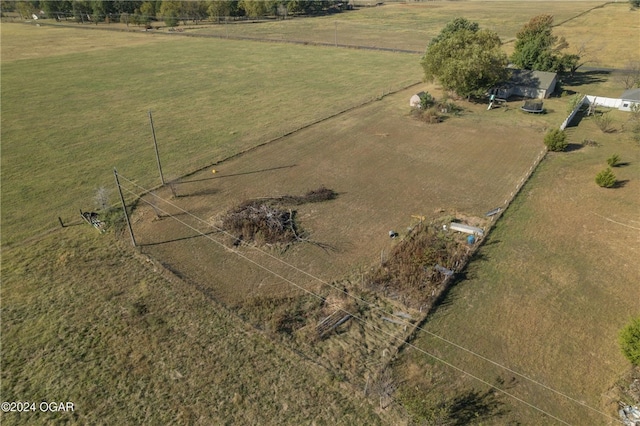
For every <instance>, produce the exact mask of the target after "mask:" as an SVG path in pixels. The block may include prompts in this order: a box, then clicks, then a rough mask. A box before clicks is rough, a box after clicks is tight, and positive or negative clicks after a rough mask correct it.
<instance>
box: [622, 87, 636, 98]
mask: <svg viewBox="0 0 640 426" xmlns="http://www.w3.org/2000/svg"><path fill="white" fill-rule="evenodd" d="M620 99H624V100H626V101H640V88H638V89H629V90H625V91H624V93H623V94H622V95H620Z"/></svg>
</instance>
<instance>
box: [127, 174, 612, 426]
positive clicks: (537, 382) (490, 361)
mask: <svg viewBox="0 0 640 426" xmlns="http://www.w3.org/2000/svg"><path fill="white" fill-rule="evenodd" d="M119 176H120V177H122V178H123V179H124V180H126V181H127V182H129V183H131V184H132V185H134V186H136V187H138V188H140V189H141V190H143V191H144V192H147V193H150V194H151V195H152V196H153V197H155V198H158V199H160V200H162V201H163V202H165V203H167V204H169V205H170V206H172V207H175V208H177V209H178V210H180V211H181V212H182V213H185V214H186V215H188V216H191V217H193V218H194V219H196V220H197V221H199V222H202V223H204V224H206V225H208V226H212V227H213V228H214V229H216V230H217V231H219V232H220V233H223V234H226V235H228V236H230V237H232V238H235V237H234V235H232V234H231V233H229V232H227V231H225V230H224V229H221V228H218V227H216V226H215V225H212V224H210V223H208V222H207V221H205V220H204V219H202V218H200V217H198V216H196V215H194V214H192V213H191V212H189V211H187V210H184V209H183V208H181V207H180V206H178V205H176V204H174V203H172V202H170V201H168V200H166V199H164V198H162V197H160V196H159V195H157V194H155V193H153V192H149V191H148V190H147V189H146V188H144V187H142V186H140V185H138V184H136V183H135V182H133V181H131V180H130V179H127V178H126V177H124V176H122V175H119ZM125 190H126V191H127V192H129V193H131V194H132V195H135V196H137V197H139V195H138V194H136V193H135V192H133V191H131V190H129V189H126V188H125ZM140 199H141V200H142V201H143V202H145V203H147V204H149V205H152V204H151V203H150V202H149V201H146V200H144V199H142V198H140ZM153 207H154V208H157V209H158V210H160V211H162V212H163V213H165V214H167V215H168V216H170V217H171V218H172V219H174V220H176V221H178V222H180V223H182V224H184V225H185V226H187V227H189V228H190V229H192V230H194V231H196V232H197V233H199V234H200V235H202V236H205V237H206V238H209V239H210V240H212V241H214V242H215V243H216V244H219V245H221V246H222V247H223V248H225V249H227V250H229V249H228V247H226V246H225V245H224V244H223V243H221V242H219V241H217V240H215V239H213V238H212V237H211V236H210V235H207V234H205V233H203V232H202V231H200V230H198V229H196V228H194V227H192V226H191V225H189V224H187V223H186V222H184V221H182V220H180V219H178V218H176V217H175V216H173V215H172V214H170V213H168V212H166V211H164V210H162V209H160V208H159V207H157V206H153ZM241 244H243V245H245V246H246V247H249V248H252V249H254V250H256V251H258V252H260V253H261V254H263V255H266V256H267V257H269V258H271V259H274V260H276V261H278V262H280V263H282V264H283V265H285V266H287V267H289V268H291V269H293V270H295V271H297V272H300V273H302V274H304V275H306V276H308V277H310V278H312V279H313V280H315V281H317V282H319V283H321V284H323V285H326V286H329V287H331V288H333V289H334V290H337V291H338V292H341V293H343V294H345V295H346V296H348V297H351V298H353V299H354V300H356V301H358V302H361V303H363V304H365V305H367V306H368V307H369V308H370V309H371V310H374V311H381V310H382V309H381V308H380V307H379V306H377V305H375V304H373V303H371V302H368V301H366V300H364V299H362V298H360V297H358V296H355V295H353V294H351V293H349V292H347V291H346V290H345V289H343V288H340V287H338V286H335V285H333V284H331V283H329V282H327V281H325V280H323V279H321V278H319V277H317V276H315V275H313V274H311V273H309V272H307V271H305V270H303V269H301V268H298V267H297V266H295V265H293V264H291V263H288V262H286V261H284V260H282V259H280V258H278V257H276V256H274V255H272V254H271V253H268V252H266V251H264V250H262V249H260V248H259V247H256V246H252V245H250V244H248V243H246V242H243V241H241ZM232 252H233V253H235V254H237V255H238V256H240V257H242V258H243V259H245V260H247V261H249V262H251V263H253V264H255V265H256V266H258V267H260V268H262V269H264V270H266V271H268V272H269V273H271V274H273V275H275V276H276V277H278V278H280V279H282V280H284V281H285V282H287V283H289V284H291V285H293V286H295V287H298V288H300V289H302V290H303V291H305V292H307V293H309V294H312V295H314V296H315V297H318V298H320V299H322V296H320V295H317V294H315V293H313V292H311V291H310V290H308V289H305V288H303V287H301V286H299V285H298V284H296V283H294V282H293V281H291V280H289V279H287V278H285V277H283V276H282V275H280V274H278V273H276V272H275V271H273V270H271V269H269V268H267V267H266V266H263V265H261V264H259V263H258V262H256V261H254V260H251V259H249V258H248V257H247V256H245V255H243V254H242V253H239V252H237V251H235V250H232ZM345 312H346V313H347V314H349V315H351V316H352V317H354V318H356V319H357V320H358V321H360V322H362V323H366V321H365V320H364V319H361V318H359V317H357V316H355V315H353V314H351V313H350V312H348V311H346V310H345ZM385 315H388V316H392V317H394V318H395V319H397V320H398V321H399V322H401V323H402V324H404V325H407V326H411V325H412V324H411V323H409V322H408V321H406V319H404V318H402V317H400V316H397V315H395V314H389V313H386V312H385ZM373 327H374V328H377V327H376V326H373ZM377 329H378V330H379V331H382V332H383V333H385V334H388V335H389V336H390V337H392V338H394V339H398V337H395V336H393V335H391V334H389V333H388V332H386V331H384V330H382V329H379V328H377ZM416 330H420V331H422V332H424V333H426V334H428V335H430V336H432V337H435V338H437V339H439V340H441V341H443V342H445V343H448V344H450V345H452V346H454V347H455V348H458V349H460V350H462V351H465V352H467V353H469V354H471V355H473V356H475V357H478V358H480V359H482V360H484V361H486V362H489V363H491V364H493V365H495V366H496V367H499V368H502V369H504V370H505V371H508V372H510V373H512V374H515V375H517V376H519V377H521V378H523V379H525V380H527V381H529V382H531V383H533V384H535V385H537V386H540V387H542V388H544V389H546V390H548V391H551V392H553V393H555V394H557V395H559V396H562V397H564V398H566V399H568V400H569V401H572V402H574V403H576V404H579V405H581V406H583V407H585V408H587V409H590V410H591V411H593V412H595V413H598V414H600V415H602V416H605V417H608V418H609V419H611V420H614V421H618V422H619V419H617V418H615V417H612V416H610V415H609V414H607V413H604V412H602V411H600V410H598V409H596V408H593V407H591V406H590V405H588V404H586V403H584V402H582V401H579V400H577V399H575V398H573V397H571V396H569V395H567V394H565V393H563V392H560V391H558V390H556V389H554V388H551V387H550V386H548V385H545V384H544V383H541V382H539V381H537V380H535V379H532V378H530V377H528V376H527V375H525V374H522V373H519V372H517V371H515V370H513V369H511V368H509V367H507V366H505V365H503V364H501V363H499V362H497V361H494V360H492V359H490V358H487V357H485V356H483V355H481V354H479V353H477V352H475V351H472V350H471V349H468V348H465V347H463V346H461V345H459V344H457V343H455V342H453V341H450V340H448V339H446V338H444V337H442V336H439V335H437V334H435V333H433V332H431V331H429V330H426V329H424V328H422V327H416ZM404 343H405V344H406V345H407V346H409V347H412V348H415V349H416V350H418V351H420V352H423V353H425V354H426V355H429V356H431V357H432V358H434V359H436V360H438V361H440V362H442V363H444V364H445V365H448V366H450V367H452V368H454V369H456V370H459V371H461V372H463V373H465V374H467V375H469V376H470V377H472V378H474V379H476V380H478V381H480V382H482V383H484V384H487V385H488V386H490V387H492V388H494V389H496V390H498V391H500V392H502V393H504V394H506V395H508V396H511V397H512V398H514V399H516V400H518V401H520V402H523V403H525V404H526V405H529V406H531V407H532V408H535V409H536V410H539V411H541V412H543V413H545V414H547V415H549V416H551V417H553V418H554V419H556V420H558V421H561V422H562V423H565V424H568V423H566V422H564V421H562V420H561V419H558V418H556V417H555V416H553V415H551V414H549V413H546V412H544V411H543V410H542V409H540V408H538V407H535V406H533V405H531V404H530V403H528V402H526V401H523V400H521V399H520V398H518V397H516V396H515V395H511V394H510V393H508V392H506V391H504V390H502V389H500V388H498V387H496V386H494V385H491V384H490V383H488V382H486V381H485V380H483V379H480V378H478V377H476V376H474V375H472V374H471V373H468V372H466V371H464V370H463V369H461V368H459V367H456V366H454V365H453V364H450V363H448V362H447V361H444V360H442V359H440V358H438V357H436V356H435V355H433V354H430V353H428V352H426V351H424V350H423V349H421V348H418V347H417V346H415V345H414V344H412V343H409V342H404Z"/></svg>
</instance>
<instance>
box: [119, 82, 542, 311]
mask: <svg viewBox="0 0 640 426" xmlns="http://www.w3.org/2000/svg"><path fill="white" fill-rule="evenodd" d="M418 89H419V88H412V89H408V90H405V91H402V92H399V93H397V94H394V95H390V96H388V97H385V98H384V99H382V100H379V101H375V102H373V103H371V104H368V105H366V106H363V107H360V108H357V109H356V110H353V111H350V112H347V113H344V114H341V115H340V116H338V117H334V118H331V119H329V120H326V121H324V122H322V123H318V124H316V125H314V126H311V127H309V128H306V129H304V130H301V131H299V132H296V133H295V134H293V135H290V136H287V137H285V138H282V139H280V140H278V141H275V142H272V143H270V144H268V145H267V146H263V147H260V148H258V149H256V150H254V151H251V152H247V153H245V154H243V155H242V156H239V157H237V158H234V159H231V160H229V161H225V162H223V163H221V164H219V165H217V166H215V170H216V173H215V174H213V173H211V170H209V169H206V170H203V171H201V172H199V173H196V174H192V175H189V176H187V177H186V178H184V179H182V180H180V181H178V182H177V183H176V184H175V185H174V191H175V194H176V195H177V197H174V196H172V193H171V191H170V190H169V188H165V189H162V191H155V193H154V194H152V195H149V196H145V197H144V202H142V203H140V206H139V207H138V208H137V210H136V215H135V216H134V218H133V219H134V226H133V228H134V233H138V237H137V240H138V242H139V243H140V244H141V245H142V246H143V247H144V251H147V250H149V251H150V253H152V254H154V256H155V253H156V252H163V253H165V254H169V256H170V257H171V258H172V259H174V258H177V257H178V256H179V257H182V258H184V261H188V262H189V265H190V266H189V267H177V269H178V270H180V271H191V270H201V271H202V272H201V276H202V277H207V279H208V280H210V281H212V282H219V284H216V287H217V290H216V291H217V292H220V294H227V296H224V297H222V296H221V298H223V299H225V301H226V303H228V304H230V305H234V304H235V303H236V298H239V300H240V301H242V300H244V299H246V297H247V295H248V294H253V293H255V292H257V291H259V290H258V289H259V288H261V287H262V286H258V284H259V282H260V280H261V278H258V277H262V276H264V272H263V271H260V273H259V274H258V276H257V277H256V278H253V279H248V278H247V277H245V276H242V275H241V271H240V270H238V271H237V272H233V269H231V270H226V269H224V268H222V264H221V263H225V262H228V260H227V258H228V257H233V256H232V255H227V256H220V253H219V250H218V249H215V248H213V249H212V250H211V252H210V253H209V251H210V248H212V247H211V246H212V243H211V241H209V240H208V239H207V238H192V239H191V240H190V242H189V243H188V244H190V245H192V246H194V245H200V244H202V247H201V248H199V249H195V247H194V249H193V250H175V249H173V248H172V245H174V244H179V245H182V244H187V242H186V241H185V240H184V239H185V238H187V237H190V236H194V235H196V234H197V233H195V231H194V229H192V228H189V227H187V226H185V225H184V224H183V223H181V221H184V220H186V221H188V223H189V224H194V226H197V229H199V230H202V231H203V232H209V231H212V232H213V231H215V229H216V228H215V225H216V220H217V219H219V218H220V217H221V215H222V214H223V213H224V212H225V211H227V210H228V209H230V208H232V207H234V206H236V205H239V204H240V203H242V202H244V201H246V200H250V199H259V198H266V197H280V196H285V195H301V194H304V193H305V192H307V191H309V190H312V189H315V188H318V187H320V186H325V187H327V188H329V189H332V190H334V191H336V192H337V193H338V197H337V198H336V199H335V200H331V201H325V202H322V203H314V204H305V205H302V206H300V207H296V210H297V217H298V222H299V223H300V226H301V227H302V229H303V230H304V231H305V232H306V234H307V235H308V237H309V239H310V240H311V241H314V242H319V243H322V244H323V245H326V246H329V247H330V248H331V250H324V249H323V248H322V247H318V246H316V245H314V244H309V243H302V244H297V245H295V246H294V248H292V250H290V251H287V252H285V253H284V255H283V256H284V258H285V259H287V261H289V262H292V263H293V264H295V265H296V266H298V267H299V268H302V269H304V270H306V271H308V272H311V273H312V274H314V275H316V274H317V275H318V276H320V277H322V279H323V280H324V281H333V280H339V279H341V278H345V277H347V276H348V275H349V274H351V273H352V272H354V270H357V268H366V269H368V267H369V266H371V264H372V262H375V259H376V258H379V257H380V253H381V252H384V251H386V252H388V251H389V249H390V248H391V247H392V244H393V243H394V242H393V241H391V240H390V239H389V236H388V232H389V230H395V231H398V232H400V234H401V235H404V234H405V233H406V228H407V227H408V226H411V225H413V224H415V222H416V219H415V217H412V216H424V217H425V220H427V221H430V220H433V219H435V218H437V217H440V216H443V215H447V214H452V215H454V216H455V214H456V213H460V214H462V215H466V216H473V217H483V216H484V214H485V213H486V212H487V211H489V210H492V209H493V208H495V207H499V206H502V207H504V206H505V204H504V203H505V201H506V200H508V199H509V198H510V194H511V193H513V191H514V190H515V188H516V186H517V185H518V183H519V181H520V180H521V179H523V178H525V177H526V174H527V171H528V169H529V168H530V167H531V166H532V165H533V163H534V161H535V160H536V158H537V157H538V156H539V155H540V154H541V153H542V151H543V145H542V142H541V138H542V135H543V130H544V128H545V127H546V123H545V122H544V121H543V120H544V119H542V118H539V119H538V120H537V122H535V121H536V120H535V117H529V116H526V115H525V114H524V113H522V112H521V111H519V110H511V111H508V112H506V113H505V112H503V111H501V110H497V111H486V107H485V106H484V105H474V104H470V103H466V102H462V101H461V102H460V104H461V105H463V106H464V108H466V111H465V112H464V113H463V116H461V117H452V118H449V119H448V120H446V121H445V122H444V123H440V124H437V125H429V124H426V123H423V122H420V121H417V120H416V119H415V118H413V117H412V116H411V115H410V114H409V108H408V105H407V104H408V102H407V99H409V97H410V96H411V94H412V93H414V92H415V91H416V90H418ZM428 90H429V91H430V92H432V93H434V94H436V93H437V94H438V95H441V94H440V92H439V91H437V89H436V88H435V87H433V86H431V87H428ZM438 95H436V96H438ZM518 119H522V121H520V122H519V124H516V123H518ZM529 120H533V121H532V122H529ZM509 121H512V123H513V124H511V125H506V123H507V122H509ZM124 186H125V187H126V188H127V191H131V192H135V191H136V190H137V191H140V190H141V189H140V188H137V187H136V186H135V185H134V184H129V183H127V184H126V185H124ZM164 200H168V201H164ZM152 203H154V204H155V205H156V207H157V208H159V209H161V210H162V211H163V212H165V213H163V214H162V215H161V216H166V214H167V213H168V214H174V213H177V214H178V216H176V218H177V219H179V221H178V220H174V219H172V218H169V217H163V218H162V219H161V220H157V219H156V215H155V213H154V211H153V209H152V207H150V205H151V204H152ZM184 212H188V214H185V213H184ZM191 215H193V216H191ZM185 216H186V218H185ZM198 219H199V220H198ZM198 222H199V223H198ZM217 238H220V236H218V237H217ZM226 238H227V239H229V238H230V237H228V236H227V237H226ZM228 242H232V240H230V241H227V243H228ZM173 253H175V254H173ZM159 257H160V258H163V256H159ZM189 259H190V260H189ZM176 260H177V259H176ZM241 265H242V263H241ZM214 277H216V278H215V279H214ZM230 277H238V279H233V278H230ZM276 281H277V280H276ZM289 288H290V286H288V285H284V289H285V292H286V291H288V289H289ZM243 289H245V290H243ZM259 292H261V293H264V294H265V295H267V294H273V293H272V289H269V288H267V287H265V288H262V290H260V291H259ZM234 295H235V296H234Z"/></svg>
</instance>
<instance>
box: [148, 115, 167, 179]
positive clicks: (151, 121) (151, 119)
mask: <svg viewBox="0 0 640 426" xmlns="http://www.w3.org/2000/svg"><path fill="white" fill-rule="evenodd" d="M149 123H151V134H152V135H153V146H154V147H155V150H156V161H157V162H158V170H159V171H160V182H162V184H163V185H164V176H163V175H162V165H161V164H160V154H159V153H158V141H156V129H155V128H154V127H153V117H152V116H151V110H149Z"/></svg>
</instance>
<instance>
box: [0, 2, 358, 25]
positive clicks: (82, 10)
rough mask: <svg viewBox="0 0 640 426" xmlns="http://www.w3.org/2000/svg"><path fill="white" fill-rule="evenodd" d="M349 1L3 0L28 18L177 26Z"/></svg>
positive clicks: (304, 11)
mask: <svg viewBox="0 0 640 426" xmlns="http://www.w3.org/2000/svg"><path fill="white" fill-rule="evenodd" d="M345 5H346V2H342V1H339V0H189V1H170V0H146V1H143V0H140V1H136V0H2V1H0V7H1V9H2V11H3V12H18V13H20V15H21V16H22V17H23V18H25V19H28V18H30V17H31V15H32V14H39V13H40V11H42V12H44V14H45V15H46V17H47V18H52V19H68V18H72V19H75V20H77V21H78V22H85V21H91V22H95V23H98V22H122V23H125V24H127V25H129V24H130V23H131V24H134V25H148V24H149V23H151V22H152V21H164V22H165V24H167V25H168V26H176V25H178V22H179V21H193V22H196V23H197V22H198V21H203V20H206V19H214V20H218V21H219V20H221V19H223V18H227V17H248V18H258V17H266V16H276V17H283V18H284V17H286V16H288V15H314V14H322V13H327V12H333V11H340V10H341V9H342V7H345Z"/></svg>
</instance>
